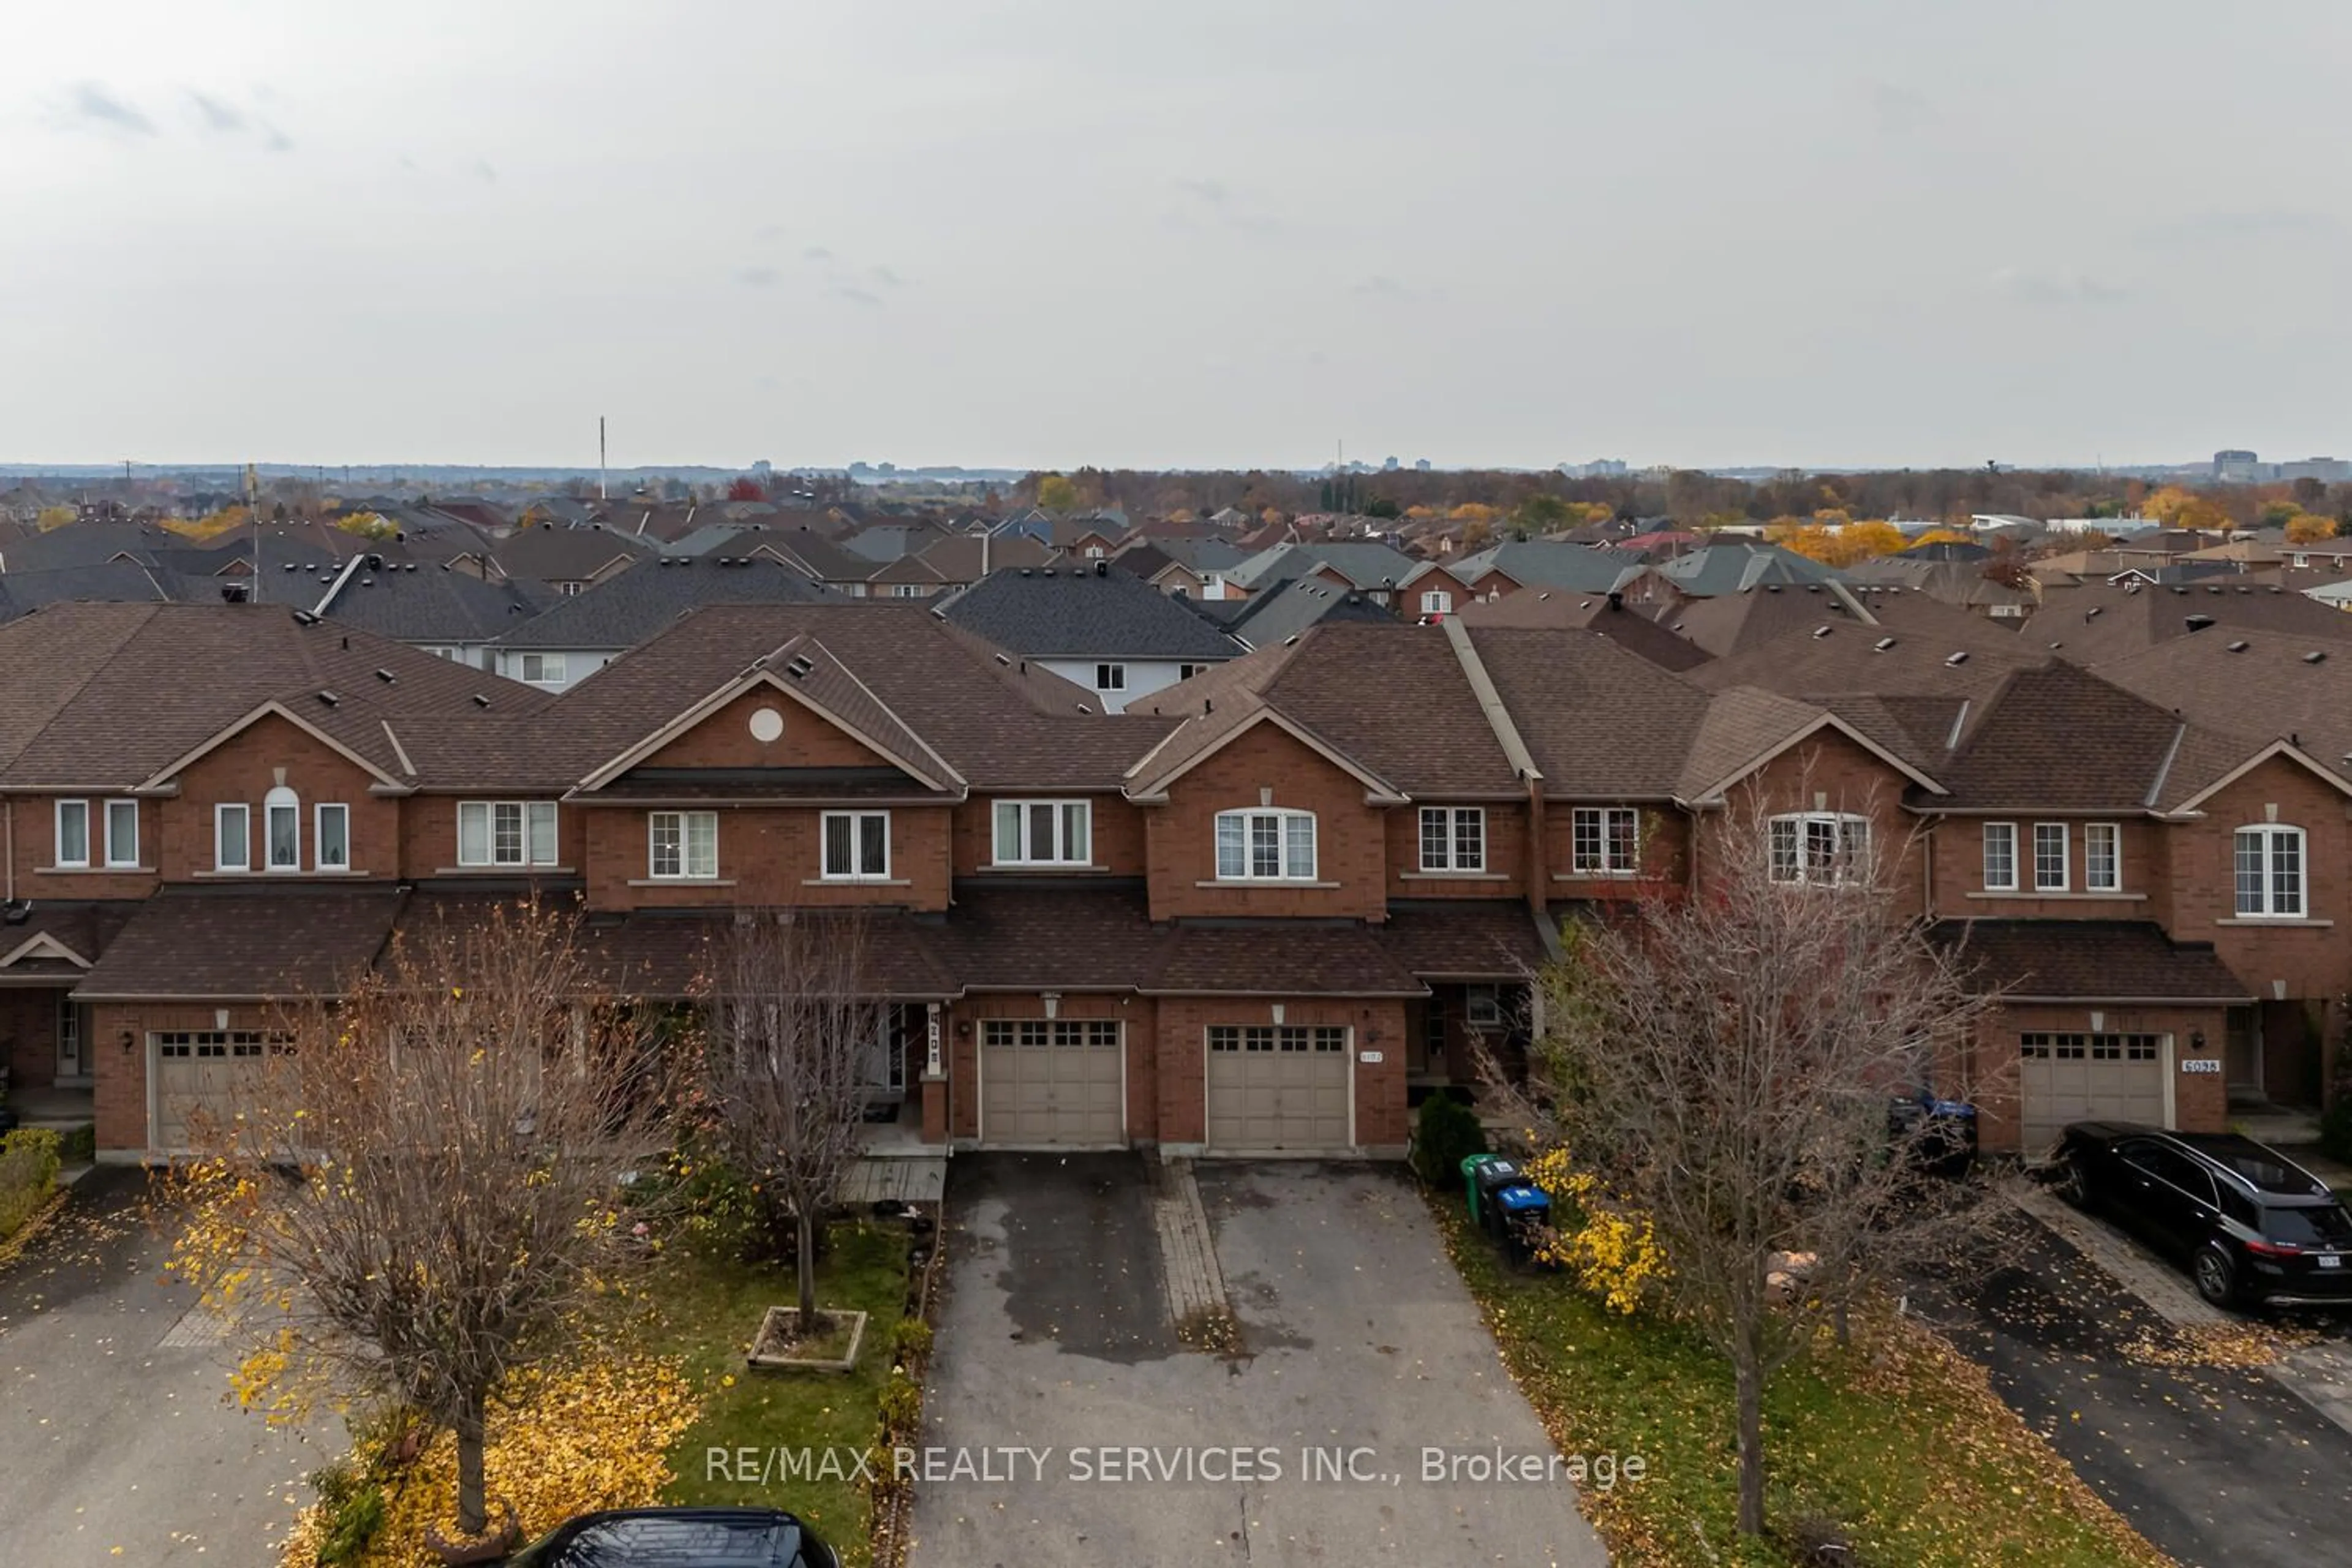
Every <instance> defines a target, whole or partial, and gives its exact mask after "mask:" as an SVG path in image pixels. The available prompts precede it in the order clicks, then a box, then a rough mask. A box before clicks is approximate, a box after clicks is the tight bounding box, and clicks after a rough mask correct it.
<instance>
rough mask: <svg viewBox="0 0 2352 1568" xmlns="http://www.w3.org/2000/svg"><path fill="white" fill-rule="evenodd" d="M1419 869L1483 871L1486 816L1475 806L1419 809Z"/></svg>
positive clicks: (1428, 806)
mask: <svg viewBox="0 0 2352 1568" xmlns="http://www.w3.org/2000/svg"><path fill="white" fill-rule="evenodd" d="M1421 868H1422V869H1423V870H1424V871H1483V870H1485V869H1486V810H1485V809H1484V808H1483V807H1480V806H1475V805H1424V806H1423V807H1422V808H1421Z"/></svg>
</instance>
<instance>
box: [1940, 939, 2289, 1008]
mask: <svg viewBox="0 0 2352 1568" xmlns="http://www.w3.org/2000/svg"><path fill="white" fill-rule="evenodd" d="M1928 935H1929V937H1930V938H1931V939H1932V940H1934V941H1935V942H1937V943H1938V944H1939V945H1941V946H1943V947H1944V948H1945V949H1946V950H1947V951H1948V952H1951V953H1952V954H1953V955H1954V956H1955V957H1956V958H1957V959H1958V960H1959V962H1960V963H1961V964H1962V966H1963V967H1964V969H1965V970H1966V971H1967V973H1968V974H1969V981H1970V984H1971V986H1972V988H1974V989H1977V990H1979V991H1994V990H1998V991H2000V992H2001V993H2002V994H2004V995H2007V996H2010V997H2012V998H2026V997H2050V998H2055V999H2063V1000H2066V1001H2076V1000H2080V1001H2084V1002H2102V1001H2105V1002H2116V1001H2126V1000H2133V999H2137V998H2143V997H2144V998H2147V999H2149V1000H2158V999H2162V1000H2167V1001H2174V1000H2178V1001H2206V1002H2248V1001H2252V999H2253V994H2252V991H2251V990H2250V989H2249V988H2248V987H2247V985H2246V984H2245V982H2243V981H2242V980H2240V979H2239V978H2238V977H2237V976H2236V975H2235V974H2232V973H2231V972H2230V969H2229V966H2228V965H2227V964H2225V963H2222V962H2221V959H2219V958H2218V957H2216V956H2215V955H2214V952H2213V949H2212V946H2211V945H2210V943H2205V942H2173V941H2171V940H2170V939H2169V938H2168V937H2167V936H2166V935H2165V934H2164V928H2163V927H2161V926H2159V925H2158V924H2156V923H2155V922H2154V921H1991V920H1978V921H1937V923H1936V924H1935V925H1933V926H1931V927H1930V928H1929V929H1928Z"/></svg>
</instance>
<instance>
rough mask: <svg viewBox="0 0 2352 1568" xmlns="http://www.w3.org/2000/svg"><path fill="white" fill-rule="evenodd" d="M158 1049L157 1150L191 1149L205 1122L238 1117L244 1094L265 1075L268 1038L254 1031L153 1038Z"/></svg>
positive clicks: (180, 1033)
mask: <svg viewBox="0 0 2352 1568" xmlns="http://www.w3.org/2000/svg"><path fill="white" fill-rule="evenodd" d="M150 1038H151V1039H152V1040H153V1041H154V1043H155V1138H154V1147H156V1148H158V1149H185V1148H189V1147H191V1146H192V1139H191V1135H190V1131H189V1130H190V1127H191V1125H192V1124H193V1123H194V1122H196V1121H199V1120H202V1119H204V1118H211V1119H213V1120H215V1121H227V1120H228V1119H230V1118H232V1117H234V1116H235V1115H236V1100H237V1094H238V1091H239V1089H240V1088H241V1087H242V1088H249V1087H250V1085H251V1083H252V1080H253V1079H254V1078H255V1077H256V1076H257V1074H259V1072H260V1071H261V1053H262V1051H263V1049H264V1045H263V1038H262V1037H261V1036H260V1035H258V1034H256V1033H254V1032H252V1031H250V1030H244V1029H232V1030H226V1031H224V1030H217V1029H215V1030H193V1031H192V1030H183V1031H177V1032H173V1033H167V1034H158V1035H153V1036H151V1037H150Z"/></svg>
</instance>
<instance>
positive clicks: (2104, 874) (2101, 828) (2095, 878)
mask: <svg viewBox="0 0 2352 1568" xmlns="http://www.w3.org/2000/svg"><path fill="white" fill-rule="evenodd" d="M2123 886H2124V857H2123V829H2122V828H2120V827H2118V826H2116V824H2114V823H2112V822H2086V823H2084V824H2083V890H2084V892H2086V893H2119V892H2121V891H2123Z"/></svg>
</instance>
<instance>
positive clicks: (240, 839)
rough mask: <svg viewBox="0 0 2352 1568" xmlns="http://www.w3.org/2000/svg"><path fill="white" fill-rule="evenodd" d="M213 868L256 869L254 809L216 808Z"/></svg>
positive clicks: (235, 806) (225, 869) (238, 804)
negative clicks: (254, 867)
mask: <svg viewBox="0 0 2352 1568" xmlns="http://www.w3.org/2000/svg"><path fill="white" fill-rule="evenodd" d="M213 869H214V870H215V871H250V870H252V869H253V807H251V806H249V805H244V804H242V803H232V804H227V805H216V806H215V807H213Z"/></svg>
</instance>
